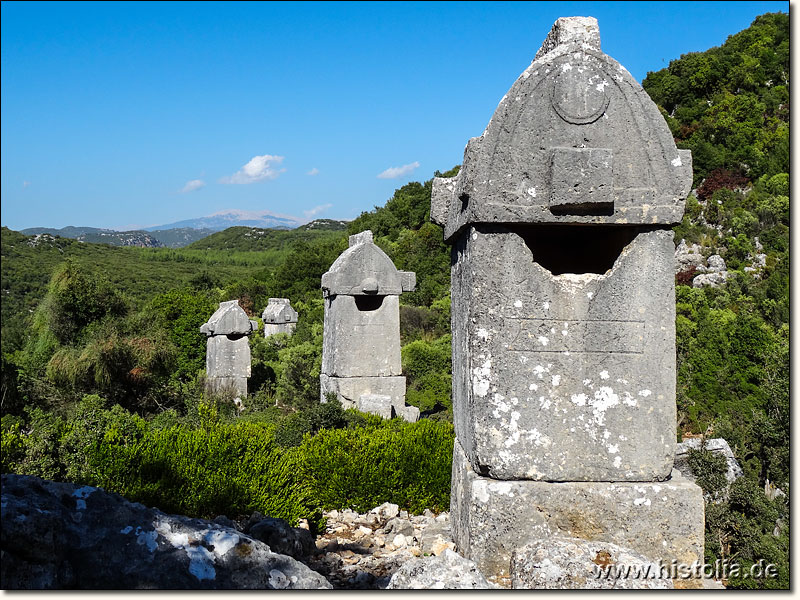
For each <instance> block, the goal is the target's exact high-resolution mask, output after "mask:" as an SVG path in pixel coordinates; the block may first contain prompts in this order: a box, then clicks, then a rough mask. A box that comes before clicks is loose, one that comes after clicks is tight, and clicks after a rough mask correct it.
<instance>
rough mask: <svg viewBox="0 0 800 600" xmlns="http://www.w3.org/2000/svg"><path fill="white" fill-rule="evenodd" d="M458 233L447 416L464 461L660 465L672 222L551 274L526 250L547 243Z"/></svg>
mask: <svg viewBox="0 0 800 600" xmlns="http://www.w3.org/2000/svg"><path fill="white" fill-rule="evenodd" d="M467 232H468V235H466V236H464V239H463V240H462V241H461V242H460V244H459V246H458V251H457V261H456V263H455V264H454V265H453V278H452V286H453V291H452V297H453V352H454V353H455V356H457V357H458V360H454V361H453V417H454V423H455V429H456V436H457V437H458V439H459V441H460V442H461V444H462V446H463V447H464V450H465V451H466V452H467V455H468V456H469V457H470V460H471V462H472V464H473V467H474V468H475V469H476V470H477V471H481V472H484V473H485V474H487V475H489V476H491V477H495V478H499V479H541V480H547V481H648V480H655V479H665V478H666V477H668V476H669V474H670V471H671V470H672V462H673V453H674V448H675V441H674V440H675V421H676V407H675V361H674V348H675V326H674V321H675V301H674V277H673V270H672V257H673V243H672V232H670V231H663V230H646V231H641V232H639V233H635V234H634V235H635V237H634V238H633V240H632V241H631V242H630V243H629V244H628V245H627V246H625V247H624V249H622V251H621V254H620V256H619V257H618V258H617V259H616V261H614V262H613V264H612V265H609V266H610V267H611V268H610V269H609V270H608V271H606V272H604V273H602V274H600V273H584V274H582V275H573V274H570V273H565V274H561V275H557V276H555V275H553V274H551V272H550V271H548V270H547V269H546V268H544V267H543V266H541V265H540V264H539V263H538V262H537V261H536V259H537V253H546V252H547V250H548V249H547V248H534V250H535V251H534V250H532V249H531V247H530V246H529V245H528V244H527V243H526V239H525V237H524V236H523V235H520V234H519V233H517V232H516V231H514V230H512V229H509V228H506V227H501V226H489V225H481V226H474V227H470V228H469V229H468V230H467ZM534 235H535V234H534ZM554 251H559V249H558V248H556V249H555V250H554ZM583 251H584V252H593V251H594V249H593V248H585V249H583ZM579 258H580V257H579ZM540 260H542V262H545V260H544V259H542V258H540ZM545 264H548V263H545Z"/></svg>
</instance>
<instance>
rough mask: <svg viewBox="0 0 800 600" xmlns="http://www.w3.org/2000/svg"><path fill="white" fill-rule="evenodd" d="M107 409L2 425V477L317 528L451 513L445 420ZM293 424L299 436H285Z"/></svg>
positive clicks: (99, 402) (202, 513)
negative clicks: (354, 512) (365, 518)
mask: <svg viewBox="0 0 800 600" xmlns="http://www.w3.org/2000/svg"><path fill="white" fill-rule="evenodd" d="M106 405H107V403H106V402H105V401H104V400H103V399H101V398H100V397H98V396H87V397H85V398H84V399H83V400H82V401H81V402H80V403H79V404H78V406H77V407H76V410H75V411H74V413H73V414H72V415H70V417H69V418H67V419H62V418H60V417H52V416H51V415H47V414H46V413H44V412H42V411H40V410H38V409H34V410H33V411H31V414H30V415H29V418H28V423H27V424H24V423H23V422H22V421H21V420H20V419H17V418H14V417H7V418H4V419H3V432H2V448H3V462H2V467H3V472H4V473H5V472H15V473H21V474H30V475H37V476H40V477H45V478H48V479H53V480H61V481H63V480H67V481H73V482H76V483H83V484H88V485H94V486H99V487H102V488H104V489H106V490H107V491H111V492H116V493H119V494H121V495H123V496H125V497H126V498H128V499H130V500H132V501H137V502H142V503H144V504H146V505H149V506H156V507H158V508H160V509H161V510H164V511H166V512H174V513H181V514H186V515H190V516H197V517H206V518H211V517H214V516H216V515H219V514H227V515H230V516H244V515H249V514H251V513H252V512H253V511H256V510H257V511H259V512H261V513H263V514H268V515H272V516H275V517H280V518H284V519H287V520H289V521H291V522H297V520H298V519H301V518H306V519H309V521H310V522H311V523H312V524H314V525H315V526H319V525H320V524H321V516H322V513H321V510H322V509H323V508H324V509H331V508H339V509H341V508H347V507H350V508H356V509H358V510H361V511H363V510H366V509H369V508H372V507H374V506H377V505H379V504H382V503H383V502H395V503H397V504H399V505H401V506H403V507H404V508H407V509H409V510H411V511H413V512H417V513H418V512H421V511H422V510H424V509H425V508H438V509H440V510H444V509H446V508H447V507H448V506H449V494H450V464H451V457H452V450H453V430H452V426H451V425H449V424H447V423H436V422H432V421H421V422H418V423H406V422H405V421H401V420H398V419H393V420H391V421H383V420H381V419H380V418H379V417H376V416H374V415H361V414H358V413H355V411H348V412H347V414H346V413H345V412H344V411H343V410H342V409H341V406H340V405H339V404H338V403H335V404H334V403H328V404H327V405H326V404H323V405H317V406H315V407H314V408H313V409H311V410H309V411H306V412H299V413H292V414H291V415H290V416H289V417H288V418H281V417H277V418H276V416H275V415H273V417H272V419H270V420H273V419H274V422H253V421H247V420H241V421H235V422H224V421H222V420H221V415H220V413H219V411H218V409H217V407H216V406H215V405H212V404H201V405H200V411H199V412H200V415H199V418H198V420H197V421H196V422H195V425H196V426H191V425H189V424H187V423H183V422H181V421H180V420H179V419H175V418H174V417H173V418H172V422H171V423H170V422H159V420H157V419H156V420H153V421H150V422H147V421H145V420H143V419H142V418H140V417H138V416H136V415H134V414H131V413H129V412H127V411H125V410H124V409H122V408H121V407H119V406H113V407H111V408H105V407H106ZM297 423H302V425H300V426H299V427H300V430H301V433H302V434H304V435H301V436H300V437H299V439H298V438H297V437H295V438H291V435H290V434H289V432H290V431H296V430H297V427H298V426H297ZM335 427H346V428H344V429H341V428H339V429H336V428H335ZM281 428H282V429H283V431H284V434H283V438H284V439H283V441H284V443H283V444H281V443H279V440H278V436H277V435H276V432H277V430H279V429H281ZM312 433H314V434H315V435H312Z"/></svg>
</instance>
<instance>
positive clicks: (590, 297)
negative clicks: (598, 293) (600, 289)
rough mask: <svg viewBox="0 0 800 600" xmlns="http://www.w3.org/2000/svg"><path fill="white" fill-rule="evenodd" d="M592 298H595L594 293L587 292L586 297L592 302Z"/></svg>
mask: <svg viewBox="0 0 800 600" xmlns="http://www.w3.org/2000/svg"><path fill="white" fill-rule="evenodd" d="M592 296H594V292H586V297H587V298H588V299H589V300H591V299H592Z"/></svg>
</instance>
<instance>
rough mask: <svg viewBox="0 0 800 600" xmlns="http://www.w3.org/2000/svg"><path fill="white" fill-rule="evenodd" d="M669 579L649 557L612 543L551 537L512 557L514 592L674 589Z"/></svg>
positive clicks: (517, 551)
mask: <svg viewBox="0 0 800 600" xmlns="http://www.w3.org/2000/svg"><path fill="white" fill-rule="evenodd" d="M669 577H670V573H669V572H668V570H665V572H664V573H661V572H660V571H659V569H658V565H656V564H654V563H653V562H652V561H650V560H649V559H647V558H646V557H644V556H642V555H640V554H638V553H636V552H634V551H633V550H630V549H629V548H622V547H621V546H617V545H616V544H611V543H609V542H598V541H588V540H582V539H575V538H566V537H565V538H550V539H548V540H536V541H534V542H531V543H530V544H527V545H525V546H522V547H521V548H519V549H517V550H515V551H514V553H513V554H512V556H511V586H512V587H513V588H514V589H549V590H552V589H561V590H582V589H638V590H642V589H646V590H649V589H672V588H673V587H674V586H673V583H672V580H671V579H669Z"/></svg>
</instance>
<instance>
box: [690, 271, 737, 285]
mask: <svg viewBox="0 0 800 600" xmlns="http://www.w3.org/2000/svg"><path fill="white" fill-rule="evenodd" d="M729 277H730V274H729V273H728V271H719V272H714V273H703V274H702V275H698V276H697V277H695V278H694V279H692V287H694V288H702V287H712V288H718V287H720V286H723V285H725V283H726V282H727V281H728V278H729Z"/></svg>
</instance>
